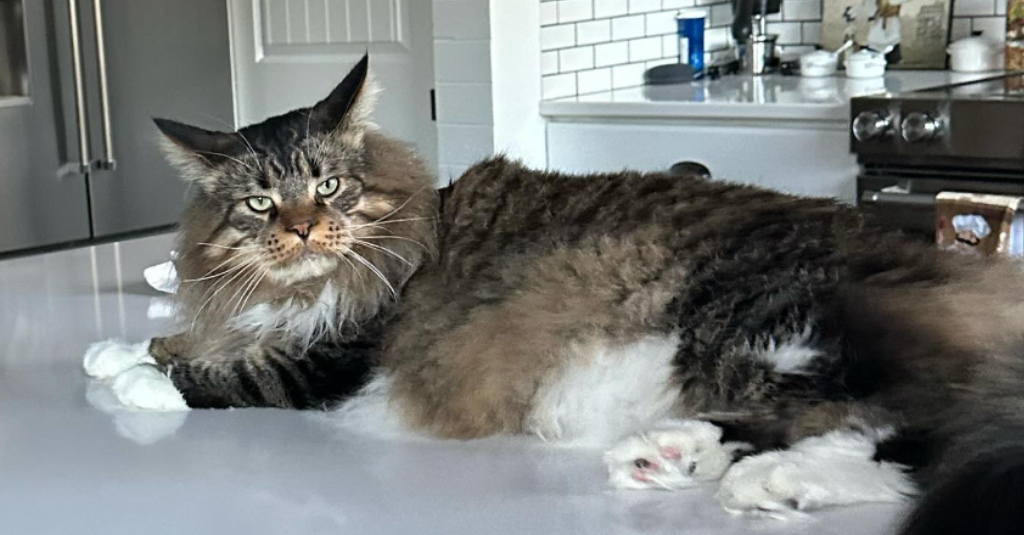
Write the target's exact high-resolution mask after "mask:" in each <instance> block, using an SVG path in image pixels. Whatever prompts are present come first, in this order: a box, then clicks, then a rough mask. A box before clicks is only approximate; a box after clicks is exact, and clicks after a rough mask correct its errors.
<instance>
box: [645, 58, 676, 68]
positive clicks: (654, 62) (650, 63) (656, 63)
mask: <svg viewBox="0 0 1024 535" xmlns="http://www.w3.org/2000/svg"><path fill="white" fill-rule="evenodd" d="M675 62H676V58H664V59H652V60H651V61H646V62H644V70H646V69H652V68H654V67H659V66H661V65H669V64H671V63H675Z"/></svg>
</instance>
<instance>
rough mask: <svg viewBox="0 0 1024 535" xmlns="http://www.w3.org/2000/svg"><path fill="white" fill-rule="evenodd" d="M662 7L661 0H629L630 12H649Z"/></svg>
mask: <svg viewBox="0 0 1024 535" xmlns="http://www.w3.org/2000/svg"><path fill="white" fill-rule="evenodd" d="M659 9H661V0H629V12H630V13H649V12H651V11H658V10H659Z"/></svg>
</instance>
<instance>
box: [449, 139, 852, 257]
mask: <svg viewBox="0 0 1024 535" xmlns="http://www.w3.org/2000/svg"><path fill="white" fill-rule="evenodd" d="M442 198H443V205H442V211H441V215H440V224H439V232H440V241H441V249H442V256H443V257H444V256H446V257H448V258H452V257H455V256H461V255H462V254H464V253H468V252H476V251H486V252H488V253H489V254H498V253H500V252H502V251H514V252H515V253H516V254H518V253H522V252H524V251H528V250H532V249H537V248H550V247H553V246H569V247H573V246H576V245H579V244H581V243H584V242H587V241H593V240H595V239H606V240H607V239H612V240H616V239H626V238H627V237H632V238H636V239H640V240H645V239H652V240H653V239H657V240H662V241H664V240H665V239H668V238H670V237H672V236H675V237H677V238H678V237H680V236H684V235H691V236H700V237H701V239H702V240H711V241H723V240H725V241H733V240H742V239H743V238H744V237H745V236H746V235H747V234H748V233H749V231H750V230H751V229H764V228H772V227H775V228H784V229H796V228H799V229H801V231H802V232H805V233H806V234H807V238H809V239H816V238H823V237H824V236H825V235H834V234H836V233H837V232H842V231H843V229H856V228H859V227H860V226H861V220H860V216H859V215H858V214H857V213H856V212H855V210H854V209H852V208H850V207H845V206H843V205H841V204H839V203H838V202H836V201H834V200H831V199H817V198H807V197H798V196H793V195H787V194H784V193H779V192H776V191H772V190H768V189H763V188H759V187H754V186H748V185H742V184H735V183H729V182H723V181H718V180H709V179H706V178H703V177H698V176H686V175H673V174H669V173H641V172H636V171H622V172H618V173H595V174H589V175H569V174H564V173H558V172H546V171H538V170H534V169H529V168H527V167H525V166H524V165H522V164H521V163H519V162H515V161H511V160H508V159H507V158H504V157H497V158H494V159H490V160H487V161H484V162H481V163H479V164H477V165H475V166H473V167H472V168H470V169H469V170H468V171H467V172H466V173H465V174H464V175H463V176H462V177H461V178H459V180H458V181H457V182H455V183H454V184H453V185H451V186H450V187H449V188H447V190H446V191H445V192H444V193H443V195H442ZM670 241H675V240H670ZM749 245H756V244H754V243H750V244H749Z"/></svg>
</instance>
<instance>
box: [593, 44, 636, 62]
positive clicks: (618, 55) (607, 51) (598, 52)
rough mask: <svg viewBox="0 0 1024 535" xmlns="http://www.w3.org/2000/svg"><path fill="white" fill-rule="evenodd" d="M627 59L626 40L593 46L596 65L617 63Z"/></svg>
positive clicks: (627, 45)
mask: <svg viewBox="0 0 1024 535" xmlns="http://www.w3.org/2000/svg"><path fill="white" fill-rule="evenodd" d="M627 61H629V43H628V42H625V41H619V42H614V43H606V44H603V45H597V46H595V47H594V65H595V66H597V67H607V66H608V65H619V64H621V63H626V62H627Z"/></svg>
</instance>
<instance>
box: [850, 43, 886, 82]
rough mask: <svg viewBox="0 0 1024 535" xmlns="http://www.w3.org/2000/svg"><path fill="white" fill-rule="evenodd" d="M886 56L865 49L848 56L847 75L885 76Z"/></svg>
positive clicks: (860, 76)
mask: <svg viewBox="0 0 1024 535" xmlns="http://www.w3.org/2000/svg"><path fill="white" fill-rule="evenodd" d="M885 65H886V61H885V56H884V55H882V54H879V53H878V52H875V51H872V50H868V49H864V50H859V51H857V52H854V53H853V54H850V57H848V58H846V76H848V77H850V78H881V77H882V76H885Z"/></svg>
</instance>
